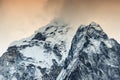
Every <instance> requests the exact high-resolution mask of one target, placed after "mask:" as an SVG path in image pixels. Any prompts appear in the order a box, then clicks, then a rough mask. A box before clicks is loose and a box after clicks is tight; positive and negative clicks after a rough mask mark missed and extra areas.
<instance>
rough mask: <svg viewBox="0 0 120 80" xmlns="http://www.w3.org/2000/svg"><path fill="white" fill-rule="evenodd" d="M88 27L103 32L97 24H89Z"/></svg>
mask: <svg viewBox="0 0 120 80" xmlns="http://www.w3.org/2000/svg"><path fill="white" fill-rule="evenodd" d="M89 27H91V28H94V29H96V30H98V31H103V29H102V28H101V27H100V25H99V24H97V23H96V22H91V23H90V25H89Z"/></svg>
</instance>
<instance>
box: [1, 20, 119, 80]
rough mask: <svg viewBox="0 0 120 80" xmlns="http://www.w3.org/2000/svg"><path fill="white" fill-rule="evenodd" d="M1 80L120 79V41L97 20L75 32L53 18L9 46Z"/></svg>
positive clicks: (4, 58) (2, 64)
mask: <svg viewBox="0 0 120 80" xmlns="http://www.w3.org/2000/svg"><path fill="white" fill-rule="evenodd" d="M71 33H72V34H73V36H72V35H70V34H71ZM0 80H120V44H119V43H118V42H117V41H116V40H114V39H111V38H109V37H108V36H107V34H106V33H105V32H104V31H103V30H102V28H101V27H100V25H98V24H96V23H95V22H92V23H90V24H89V25H87V26H85V25H81V26H80V27H79V28H78V29H77V31H76V32H75V33H73V32H72V29H71V27H70V26H69V25H68V24H66V23H64V22H62V21H59V20H58V21H52V22H51V23H49V24H48V25H46V26H44V27H43V28H40V29H39V30H37V31H36V32H35V33H34V34H33V35H32V36H30V37H28V38H25V39H22V40H19V41H15V42H13V43H12V44H11V45H10V46H9V47H8V49H7V51H6V52H5V53H4V54H3V55H2V56H1V57H0Z"/></svg>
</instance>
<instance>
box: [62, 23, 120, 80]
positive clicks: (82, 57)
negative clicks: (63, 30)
mask: <svg viewBox="0 0 120 80" xmlns="http://www.w3.org/2000/svg"><path fill="white" fill-rule="evenodd" d="M98 28H99V29H98ZM81 46H82V47H81ZM68 56H70V57H68V59H66V60H67V61H66V62H67V64H68V65H67V66H66V67H65V69H69V70H70V71H69V72H68V74H69V75H66V76H65V77H64V79H65V80H119V79H120V45H119V44H118V43H117V42H116V41H115V40H113V39H109V38H108V37H107V35H106V34H105V33H104V32H103V30H102V29H100V27H99V25H97V24H95V23H92V24H90V25H88V26H85V27H80V28H79V29H78V31H77V33H76V35H75V37H74V38H73V41H72V45H71V49H70V52H69V55H68ZM76 58H77V59H76ZM73 61H74V64H76V65H71V64H73ZM69 66H72V67H69ZM61 80H62V79H61Z"/></svg>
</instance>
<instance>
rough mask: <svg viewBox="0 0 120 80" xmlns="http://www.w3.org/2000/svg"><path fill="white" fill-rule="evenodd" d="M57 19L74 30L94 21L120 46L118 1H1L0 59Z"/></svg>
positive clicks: (119, 7)
mask: <svg viewBox="0 0 120 80" xmlns="http://www.w3.org/2000/svg"><path fill="white" fill-rule="evenodd" d="M56 17H59V18H61V19H63V20H65V21H67V22H69V23H71V24H72V25H74V27H75V28H77V27H78V26H79V25H81V24H86V25H87V24H89V23H90V22H92V21H94V22H96V23H98V24H100V25H101V27H102V28H103V30H104V31H105V32H106V33H107V34H108V36H109V37H110V38H115V39H116V40H117V41H119V42H120V35H119V34H120V31H119V30H120V22H119V21H120V1H119V0H0V55H2V53H4V52H5V51H6V49H7V48H8V45H9V44H10V43H11V42H13V41H15V40H19V39H22V38H25V37H29V36H30V35H32V34H33V33H34V31H35V30H37V29H38V28H40V27H42V26H44V25H46V24H47V23H49V22H50V21H51V20H52V19H54V18H56ZM76 26H77V27H76Z"/></svg>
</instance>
